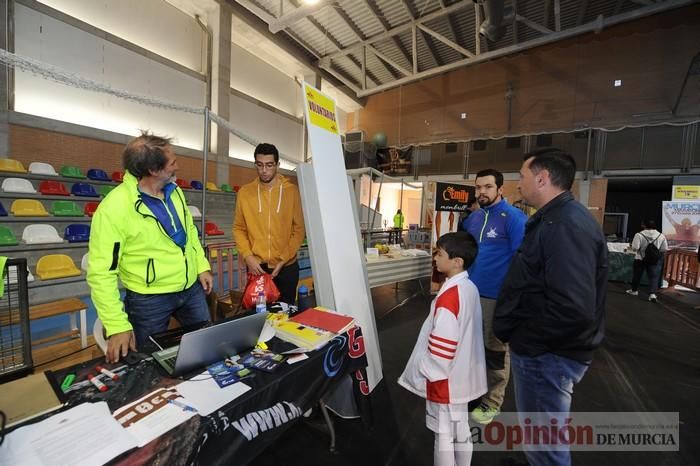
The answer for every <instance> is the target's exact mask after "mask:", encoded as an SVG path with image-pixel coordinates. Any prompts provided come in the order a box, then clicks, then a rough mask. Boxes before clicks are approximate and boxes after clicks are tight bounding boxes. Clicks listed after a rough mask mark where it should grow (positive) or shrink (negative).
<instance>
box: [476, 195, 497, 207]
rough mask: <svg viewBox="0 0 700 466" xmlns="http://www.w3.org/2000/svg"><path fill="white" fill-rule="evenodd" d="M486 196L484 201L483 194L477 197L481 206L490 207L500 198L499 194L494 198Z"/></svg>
mask: <svg viewBox="0 0 700 466" xmlns="http://www.w3.org/2000/svg"><path fill="white" fill-rule="evenodd" d="M484 197H485V198H486V200H485V201H482V200H481V199H483V198H482V197H481V196H480V197H478V198H477V202H478V203H479V207H488V206H491V205H493V204H495V203H496V200H497V199H498V196H496V197H494V198H493V199H491V198H489V197H487V196H484Z"/></svg>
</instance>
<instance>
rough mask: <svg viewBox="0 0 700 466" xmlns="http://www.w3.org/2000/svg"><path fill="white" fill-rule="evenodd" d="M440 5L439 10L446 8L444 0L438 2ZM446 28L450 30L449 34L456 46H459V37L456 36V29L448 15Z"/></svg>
mask: <svg viewBox="0 0 700 466" xmlns="http://www.w3.org/2000/svg"><path fill="white" fill-rule="evenodd" d="M438 1H439V3H440V8H443V9H444V8H447V4H446V3H445V0H438ZM447 28H448V29H449V30H450V34H452V39H453V40H454V42H455V43H456V44H459V42H460V40H459V36H458V35H457V28H456V27H455V23H454V20H453V19H452V17H451V16H450V15H447Z"/></svg>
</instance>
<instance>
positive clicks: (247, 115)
mask: <svg viewBox="0 0 700 466" xmlns="http://www.w3.org/2000/svg"><path fill="white" fill-rule="evenodd" d="M230 121H231V124H233V126H234V127H235V128H239V129H240V130H241V131H243V132H244V133H246V134H249V135H250V136H252V137H254V138H255V139H257V140H258V141H260V142H269V143H271V144H274V145H275V146H277V149H278V150H279V151H280V153H283V154H284V155H285V156H288V157H289V158H291V159H293V160H296V161H302V160H303V159H304V157H303V156H302V151H303V144H304V140H303V134H302V125H301V122H297V121H293V120H291V119H289V118H287V117H284V116H282V115H279V114H277V113H275V112H272V111H270V110H268V109H265V108H263V107H261V106H259V105H256V104H254V103H251V102H249V101H247V100H245V99H242V98H240V97H236V96H233V95H232V96H231V108H230ZM229 148H230V152H229V155H230V156H231V157H234V158H237V159H243V160H248V161H252V159H253V149H254V148H253V147H252V146H250V144H247V143H245V142H244V141H241V140H240V139H238V138H236V137H235V136H231V141H230V144H229Z"/></svg>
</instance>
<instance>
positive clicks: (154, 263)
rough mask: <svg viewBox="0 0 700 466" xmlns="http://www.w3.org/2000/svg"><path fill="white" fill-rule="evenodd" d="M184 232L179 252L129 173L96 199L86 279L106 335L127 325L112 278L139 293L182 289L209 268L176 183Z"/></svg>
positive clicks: (176, 201)
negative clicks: (183, 246)
mask: <svg viewBox="0 0 700 466" xmlns="http://www.w3.org/2000/svg"><path fill="white" fill-rule="evenodd" d="M171 196H172V200H173V205H174V206H175V209H176V210H177V212H178V215H179V217H180V221H181V222H182V225H183V226H184V228H185V229H186V231H187V243H186V245H185V249H184V251H183V250H182V249H180V247H179V246H178V245H177V244H175V243H174V242H173V241H172V240H171V239H170V237H169V236H168V235H167V233H165V231H164V230H163V229H162V227H161V226H160V225H159V224H158V221H157V220H156V218H155V216H154V215H153V213H152V212H151V211H150V210H149V209H148V207H146V205H145V204H143V203H142V202H141V201H140V196H139V192H138V188H137V180H136V178H135V177H134V176H133V175H131V174H130V173H129V172H126V173H124V181H123V182H122V183H121V184H120V185H119V186H117V187H116V188H114V189H113V190H112V192H110V193H109V194H108V195H107V197H105V199H104V200H103V201H102V202H101V203H100V205H99V207H98V208H97V211H96V212H95V215H94V217H93V218H92V224H91V226H90V244H89V249H88V252H89V256H88V273H87V282H88V285H90V290H91V296H92V301H93V303H94V304H95V308H96V309H97V315H98V316H99V318H100V320H101V321H102V325H103V326H104V328H105V330H106V332H107V336H110V335H113V334H115V333H121V332H125V331H128V330H131V329H132V326H131V323H129V320H128V318H127V315H126V312H125V311H124V305H123V303H122V302H121V299H120V296H119V288H118V282H117V278H119V279H120V280H121V282H122V283H123V284H124V287H125V288H127V289H129V290H131V291H135V292H137V293H141V294H162V293H173V292H177V291H183V290H185V289H187V288H189V287H190V286H192V285H193V284H194V282H195V280H197V277H198V275H199V274H200V273H202V272H205V271H207V270H210V269H211V267H210V265H209V262H208V261H207V259H206V257H205V255H204V250H203V249H202V246H201V244H200V243H199V239H198V238H197V228H196V227H195V225H194V222H193V221H192V215H191V214H190V211H189V209H188V208H187V200H186V199H185V195H184V194H183V193H182V191H181V190H180V188H177V189H175V190H174V191H173V192H172V195H171Z"/></svg>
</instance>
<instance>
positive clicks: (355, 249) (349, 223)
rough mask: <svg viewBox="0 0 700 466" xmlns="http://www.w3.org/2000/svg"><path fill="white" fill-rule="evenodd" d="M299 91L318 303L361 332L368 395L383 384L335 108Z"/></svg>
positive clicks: (308, 90)
mask: <svg viewBox="0 0 700 466" xmlns="http://www.w3.org/2000/svg"><path fill="white" fill-rule="evenodd" d="M302 88H303V90H304V116H305V118H306V127H307V130H308V134H309V147H310V148H311V153H312V155H313V163H312V164H311V170H308V169H307V168H308V167H303V168H301V170H299V175H300V184H301V194H302V203H303V205H304V217H305V222H306V225H307V236H308V239H309V254H310V255H311V261H312V268H313V271H314V286H315V288H316V294H317V301H318V303H319V304H320V305H324V306H329V307H332V308H334V309H336V310H337V311H339V312H342V313H344V314H348V315H351V316H353V317H354V318H355V320H356V321H357V323H358V324H359V325H360V327H361V328H362V335H363V340H364V346H365V351H366V353H367V361H368V367H367V377H368V383H369V388H370V390H372V389H374V387H375V386H376V385H377V383H379V382H380V381H381V379H382V362H381V353H380V351H379V338H378V335H377V326H376V322H375V319H374V308H373V306H372V295H371V294H370V288H369V283H368V281H367V272H366V265H365V256H364V251H363V249H362V242H361V240H360V236H359V235H360V233H359V232H360V226H359V223H358V220H357V213H356V210H355V208H354V205H353V202H354V201H353V193H352V192H351V188H350V186H351V185H350V182H349V177H348V176H347V174H346V172H345V162H344V159H343V151H342V147H341V142H340V131H339V127H338V121H337V117H336V115H337V113H336V105H335V101H334V100H333V99H332V98H330V97H328V96H326V95H325V94H323V93H321V92H320V91H319V90H317V89H316V88H314V87H313V86H310V85H309V84H307V83H305V82H304V83H302Z"/></svg>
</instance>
